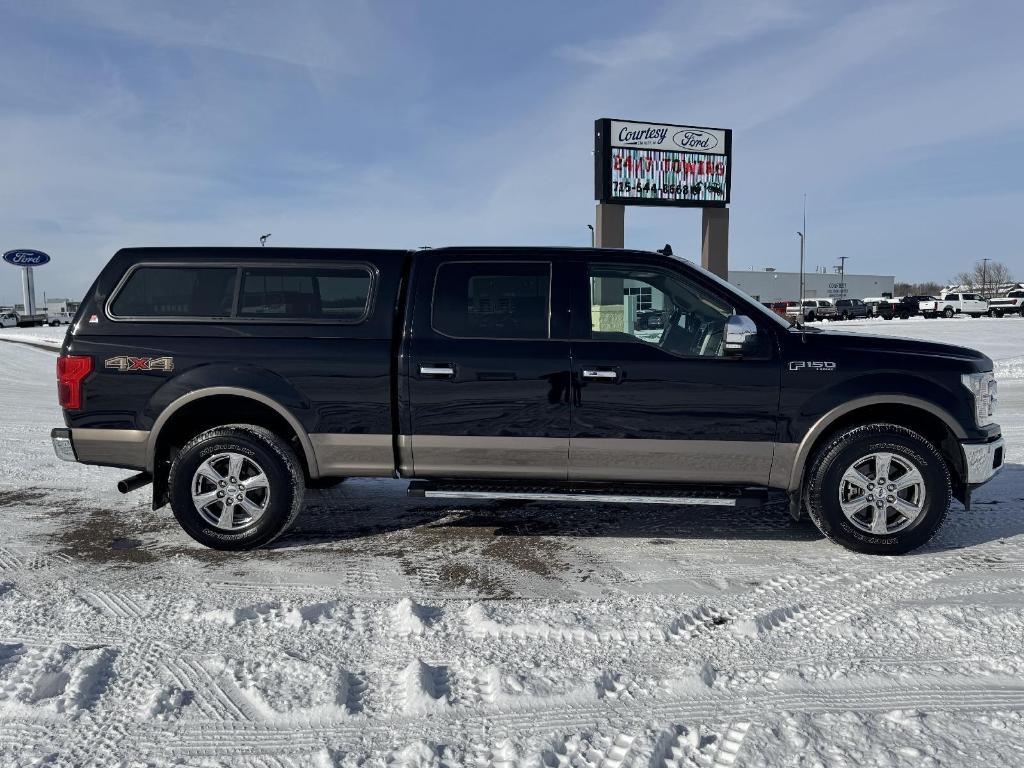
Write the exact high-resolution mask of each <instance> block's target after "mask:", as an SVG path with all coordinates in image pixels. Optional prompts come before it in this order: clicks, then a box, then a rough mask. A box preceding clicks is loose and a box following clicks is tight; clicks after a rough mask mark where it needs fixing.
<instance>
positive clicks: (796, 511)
mask: <svg viewBox="0 0 1024 768" xmlns="http://www.w3.org/2000/svg"><path fill="white" fill-rule="evenodd" d="M789 516H790V517H791V518H793V520H794V521H795V522H797V523H799V522H800V520H802V519H803V516H804V495H803V492H802V489H797V490H795V491H790V492H789Z"/></svg>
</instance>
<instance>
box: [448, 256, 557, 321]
mask: <svg viewBox="0 0 1024 768" xmlns="http://www.w3.org/2000/svg"><path fill="white" fill-rule="evenodd" d="M550 305H551V265H550V264H548V263H547V262H501V263H493V264H492V263H488V262H447V263H445V264H442V265H441V266H440V267H438V270H437V278H436V280H435V282H434V297H433V306H432V318H431V324H432V325H433V328H434V330H435V331H436V332H437V333H440V334H442V335H444V336H452V337H455V338H474V339H546V338H548V337H549V335H550V321H549V318H550V315H551V307H550Z"/></svg>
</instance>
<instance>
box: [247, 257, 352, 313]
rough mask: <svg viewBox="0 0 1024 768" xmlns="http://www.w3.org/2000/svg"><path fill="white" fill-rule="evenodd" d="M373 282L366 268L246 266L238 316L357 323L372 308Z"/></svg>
mask: <svg viewBox="0 0 1024 768" xmlns="http://www.w3.org/2000/svg"><path fill="white" fill-rule="evenodd" d="M370 283H371V278H370V272H369V270H367V269H365V268H363V267H347V268H340V269H319V268H309V269H303V268H295V267H287V268H268V269H263V268H243V269H242V290H241V295H240V296H239V305H238V316H239V317H245V318H265V319H313V320H337V321H338V322H343V323H358V322H360V321H361V320H363V319H364V318H365V317H366V313H367V310H368V308H369V303H370Z"/></svg>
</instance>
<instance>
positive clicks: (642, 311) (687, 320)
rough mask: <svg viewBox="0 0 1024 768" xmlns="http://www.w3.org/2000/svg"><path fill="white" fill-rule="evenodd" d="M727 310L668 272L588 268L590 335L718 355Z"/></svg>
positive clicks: (687, 354)
mask: <svg viewBox="0 0 1024 768" xmlns="http://www.w3.org/2000/svg"><path fill="white" fill-rule="evenodd" d="M732 314H733V308H732V307H731V306H729V305H728V304H726V303H725V302H724V301H722V300H721V299H719V298H718V297H717V296H715V295H713V294H711V293H709V292H708V291H706V290H704V289H702V288H700V287H699V286H697V285H695V284H693V283H691V282H689V281H687V280H684V279H682V278H680V277H678V276H676V275H674V274H671V273H669V272H665V271H662V270H659V269H655V268H650V267H645V266H627V265H600V264H593V265H591V267H590V323H591V331H590V333H591V338H592V339H599V340H602V341H615V340H623V341H639V342H642V343H644V344H651V345H653V346H656V347H660V348H661V349H663V350H665V351H666V352H671V353H672V354H674V355H680V356H683V357H723V356H724V354H725V345H724V343H723V341H724V331H725V323H726V321H727V320H728V319H729V316H730V315H732Z"/></svg>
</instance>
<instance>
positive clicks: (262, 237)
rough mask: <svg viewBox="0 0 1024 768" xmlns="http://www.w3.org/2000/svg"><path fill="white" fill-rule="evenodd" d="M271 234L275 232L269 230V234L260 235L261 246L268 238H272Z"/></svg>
mask: <svg viewBox="0 0 1024 768" xmlns="http://www.w3.org/2000/svg"><path fill="white" fill-rule="evenodd" d="M271 234H273V233H272V232H267V234H265V235H260V246H261V247H262V246H264V245H266V244H267V240H268V239H270V236H271Z"/></svg>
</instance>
